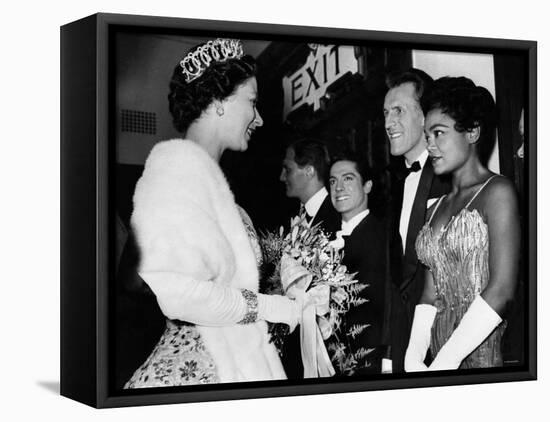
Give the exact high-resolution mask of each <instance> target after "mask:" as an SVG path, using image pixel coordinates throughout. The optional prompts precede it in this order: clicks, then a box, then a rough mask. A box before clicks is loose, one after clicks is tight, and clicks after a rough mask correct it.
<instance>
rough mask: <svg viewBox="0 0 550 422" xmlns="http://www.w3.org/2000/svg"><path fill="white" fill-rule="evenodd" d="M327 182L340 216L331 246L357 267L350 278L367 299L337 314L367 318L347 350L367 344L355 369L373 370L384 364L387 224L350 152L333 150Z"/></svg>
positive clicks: (350, 319) (366, 174) (365, 172)
mask: <svg viewBox="0 0 550 422" xmlns="http://www.w3.org/2000/svg"><path fill="white" fill-rule="evenodd" d="M329 185H330V197H331V200H332V203H333V205H334V208H336V210H337V211H338V212H339V213H340V215H341V217H342V220H341V230H340V231H338V232H337V234H336V236H337V237H336V240H335V241H333V246H336V247H343V251H344V257H343V261H342V262H343V264H344V265H345V266H346V267H347V268H348V271H349V272H350V273H357V275H356V277H355V278H356V279H357V280H358V281H359V282H360V283H363V284H366V285H367V287H366V288H365V289H364V290H362V291H361V292H360V296H361V297H362V298H364V299H366V300H367V302H366V303H364V304H362V305H359V306H356V307H352V308H351V309H350V310H349V311H348V312H347V313H346V315H345V317H344V319H343V323H344V324H345V325H346V327H347V328H350V327H352V326H353V325H356V324H357V325H364V324H369V326H368V327H367V328H366V329H365V330H364V331H362V332H361V333H359V334H358V335H357V336H356V337H355V338H354V341H353V343H352V344H350V350H349V351H348V353H349V352H350V351H351V352H352V353H354V352H356V351H358V350H359V349H360V348H365V349H373V351H372V352H371V353H370V354H369V355H368V356H367V362H368V363H369V364H370V366H368V367H363V368H360V369H359V370H358V372H357V373H356V375H363V374H378V373H380V372H382V370H383V369H384V370H385V368H383V367H382V362H383V358H384V357H387V356H388V345H389V336H388V334H387V330H388V328H387V327H388V315H389V307H388V304H387V303H388V300H389V295H388V292H389V276H388V256H387V254H386V249H385V248H384V247H383V245H386V243H387V241H386V239H387V236H388V233H387V232H386V227H387V226H386V224H385V222H384V220H383V218H381V217H378V216H376V215H374V214H373V213H371V212H370V210H369V207H368V204H369V199H368V198H369V193H370V192H371V190H372V174H371V172H370V170H369V168H368V166H367V164H366V163H365V162H364V161H363V160H361V159H359V158H358V157H357V156H355V155H354V154H351V153H342V154H340V155H338V156H337V157H336V158H335V159H334V161H333V164H332V166H331V168H330V178H329ZM384 363H385V361H384ZM385 366H386V365H385Z"/></svg>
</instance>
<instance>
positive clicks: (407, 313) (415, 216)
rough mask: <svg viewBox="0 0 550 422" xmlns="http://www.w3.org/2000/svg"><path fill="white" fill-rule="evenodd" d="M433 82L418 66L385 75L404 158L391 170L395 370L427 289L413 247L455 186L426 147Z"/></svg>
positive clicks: (394, 137)
mask: <svg viewBox="0 0 550 422" xmlns="http://www.w3.org/2000/svg"><path fill="white" fill-rule="evenodd" d="M432 83H433V80H432V78H431V77H430V76H429V75H427V74H426V73H425V72H423V71H421V70H419V69H414V68H411V69H409V70H408V71H406V72H403V73H400V74H393V75H389V76H388V78H387V79H386V85H387V86H388V92H387V93H386V97H385V99H384V120H385V128H386V135H387V138H388V141H389V144H390V153H391V155H392V156H394V157H399V158H397V159H396V160H395V161H396V162H397V163H398V165H397V166H395V168H393V169H392V172H391V208H392V213H391V229H390V231H391V234H392V237H391V246H390V251H391V268H392V281H393V288H394V289H395V294H393V295H392V297H395V298H396V300H394V303H392V329H391V333H392V348H393V350H392V356H393V372H402V371H403V359H404V352H405V348H406V342H407V341H408V338H409V335H410V328H411V323H412V318H413V314H414V308H415V306H416V305H417V303H418V301H419V299H420V295H421V294H422V289H423V287H424V275H423V269H422V266H421V265H420V263H419V261H418V257H417V255H416V251H415V247H414V243H415V240H416V236H417V235H418V232H419V230H420V228H421V227H422V225H423V224H424V221H425V217H426V210H427V209H428V207H429V206H430V205H431V204H432V203H433V201H435V199H436V198H438V197H439V196H441V195H443V194H444V193H446V192H448V191H449V188H450V184H449V182H448V180H444V179H440V178H438V177H436V176H435V175H434V171H433V167H432V165H431V162H430V161H429V160H428V151H427V149H426V148H427V143H426V138H425V136H424V114H423V112H422V107H421V104H420V101H421V98H422V96H423V95H424V94H425V93H426V92H427V91H428V90H429V89H430V88H431V85H432ZM400 157H403V158H400Z"/></svg>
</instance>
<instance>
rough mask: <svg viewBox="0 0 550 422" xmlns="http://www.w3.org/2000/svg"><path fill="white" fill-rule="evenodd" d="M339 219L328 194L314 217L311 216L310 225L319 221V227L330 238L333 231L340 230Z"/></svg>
mask: <svg viewBox="0 0 550 422" xmlns="http://www.w3.org/2000/svg"><path fill="white" fill-rule="evenodd" d="M341 221H342V220H341V217H340V214H339V213H338V212H337V211H336V210H335V209H334V207H333V206H332V202H331V200H330V195H328V196H327V197H326V198H325V200H324V201H323V203H322V204H321V208H319V211H317V214H315V217H313V221H312V222H311V225H312V226H313V225H315V224H318V223H321V228H323V230H324V231H325V232H326V233H327V234H328V235H329V237H330V238H332V237H333V235H334V233H336V232H337V231H338V230H340V226H341Z"/></svg>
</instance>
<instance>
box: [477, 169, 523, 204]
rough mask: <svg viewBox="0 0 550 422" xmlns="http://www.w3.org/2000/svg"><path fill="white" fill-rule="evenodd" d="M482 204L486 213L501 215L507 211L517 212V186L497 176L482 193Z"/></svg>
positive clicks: (505, 178)
mask: <svg viewBox="0 0 550 422" xmlns="http://www.w3.org/2000/svg"><path fill="white" fill-rule="evenodd" d="M479 199H480V202H481V203H482V205H483V208H484V209H485V210H486V212H488V213H491V212H497V213H500V212H502V211H505V210H506V209H513V210H515V209H516V207H517V193H516V188H515V185H514V184H513V183H512V181H510V180H509V179H508V178H507V177H504V176H500V175H497V176H496V177H493V178H492V179H491V181H490V182H489V183H488V184H487V185H486V186H485V187H484V188H483V191H482V192H480V198H479Z"/></svg>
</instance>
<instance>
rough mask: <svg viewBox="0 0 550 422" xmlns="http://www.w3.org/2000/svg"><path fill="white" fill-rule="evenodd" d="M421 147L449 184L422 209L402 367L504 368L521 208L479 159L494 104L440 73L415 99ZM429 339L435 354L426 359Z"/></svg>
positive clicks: (509, 187) (488, 140)
mask: <svg viewBox="0 0 550 422" xmlns="http://www.w3.org/2000/svg"><path fill="white" fill-rule="evenodd" d="M423 108H424V112H425V115H426V120H425V129H424V130H425V133H426V137H427V140H428V151H429V154H430V159H431V160H432V163H433V168H434V172H435V173H436V174H444V173H450V174H451V176H452V190H451V192H450V193H449V194H447V195H445V196H443V197H441V198H440V199H439V201H438V202H436V204H434V205H433V206H432V208H431V209H430V210H429V212H428V221H427V223H426V224H425V225H424V227H423V228H422V230H421V231H420V232H419V234H418V237H417V240H416V248H417V253H418V257H419V259H420V260H421V261H422V263H424V264H425V265H426V267H427V269H428V270H429V271H426V282H425V287H424V293H423V295H422V297H421V300H420V303H419V304H418V305H417V307H416V309H415V316H414V320H413V327H412V330H411V337H410V340H409V346H408V349H407V353H406V357H405V369H406V370H407V371H409V372H411V371H426V370H429V371H432V370H445V369H458V368H460V369H467V368H484V367H495V366H502V353H501V346H500V341H501V338H502V334H503V332H504V330H505V327H506V323H505V321H503V319H502V315H503V314H504V312H505V309H506V307H507V305H508V304H509V303H510V302H511V300H512V299H513V294H514V291H515V286H516V279H517V270H518V261H519V242H520V229H519V214H518V205H517V199H516V193H515V190H514V187H513V184H512V183H511V182H510V181H509V180H507V179H506V178H504V177H502V176H499V175H496V174H494V173H492V172H491V171H489V170H488V169H487V167H486V166H485V165H484V162H485V157H487V156H488V154H487V152H488V151H490V150H491V149H492V146H493V144H494V137H495V103H494V100H493V98H492V96H491V94H490V93H489V92H488V91H487V90H486V89H485V88H483V87H480V86H476V85H475V84H474V83H473V82H472V81H471V80H469V79H467V78H464V77H460V78H450V77H445V78H441V79H439V80H437V81H436V82H435V85H434V89H433V92H431V93H430V94H428V95H427V96H426V97H425V98H423ZM428 347H430V348H431V354H432V356H433V361H432V362H431V364H430V365H429V366H426V364H425V363H424V360H425V356H426V352H427V349H428Z"/></svg>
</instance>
